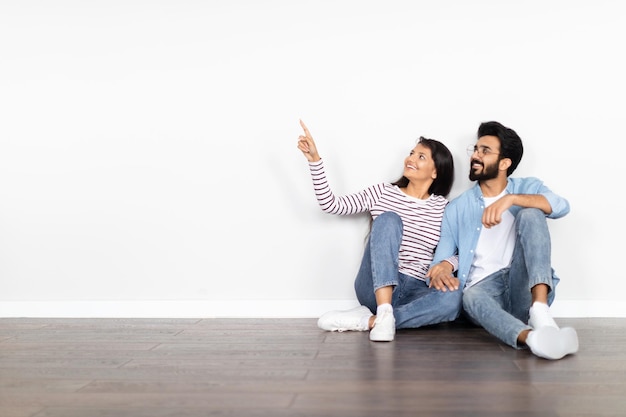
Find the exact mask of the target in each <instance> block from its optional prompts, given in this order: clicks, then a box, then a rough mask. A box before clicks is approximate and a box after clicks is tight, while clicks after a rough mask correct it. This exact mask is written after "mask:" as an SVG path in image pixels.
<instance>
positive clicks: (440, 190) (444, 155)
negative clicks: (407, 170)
mask: <svg viewBox="0 0 626 417" xmlns="http://www.w3.org/2000/svg"><path fill="white" fill-rule="evenodd" d="M417 144H422V145H424V146H425V147H427V148H428V149H430V153H431V154H432V158H433V160H434V161H435V169H436V170H437V178H435V180H434V181H433V183H432V184H430V187H428V192H429V193H430V194H435V195H440V196H443V197H447V196H448V194H450V190H452V184H453V183H454V158H453V157H452V152H450V149H448V147H447V146H446V145H444V144H443V143H441V142H439V141H438V140H435V139H428V138H425V137H424V136H420V138H419V139H418V140H417ZM391 184H393V185H397V186H398V187H400V188H404V187H406V186H407V185H409V179H408V178H407V177H405V176H404V175H403V176H401V177H400V178H399V179H398V180H396V181H395V182H392V183H391ZM373 221H374V219H373V218H372V217H371V216H370V224H369V231H368V233H367V236H366V238H365V240H366V241H367V238H368V237H369V232H371V230H372V222H373Z"/></svg>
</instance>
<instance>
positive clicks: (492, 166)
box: [469, 136, 500, 181]
mask: <svg viewBox="0 0 626 417" xmlns="http://www.w3.org/2000/svg"><path fill="white" fill-rule="evenodd" d="M499 155H500V141H499V140H498V138H497V137H496V136H482V137H480V138H478V142H476V145H475V146H474V153H473V154H472V156H470V172H469V179H470V181H486V180H490V179H493V178H496V177H497V176H498V172H499V165H500V158H499Z"/></svg>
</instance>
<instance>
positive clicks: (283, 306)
mask: <svg viewBox="0 0 626 417" xmlns="http://www.w3.org/2000/svg"><path fill="white" fill-rule="evenodd" d="M623 21H624V13H623V12H622V6H621V4H620V2H619V1H617V0H616V1H608V0H594V1H573V0H563V1H526V2H502V1H497V0H484V1H475V2H467V1H463V0H447V1H446V0H444V1H389V2H379V1H363V0H354V1H290V0H276V1H251V0H249V1H243V0H234V1H206V2H205V1H199V0H198V1H192V0H182V1H181V0H162V1H147V0H145V1H140V0H123V1H122V0H102V1H80V0H75V1H70V0H60V1H46V0H39V1H37V0H31V1H20V2H8V1H7V2H2V3H0V316H1V317H11V316H68V317H91V316H96V317H98V316H107V317H109V316H117V317H119V316H125V317H139V316H171V317H180V316H193V317H205V316H260V317H262V316H317V315H318V314H321V313H322V312H324V311H326V310H328V309H330V308H345V307H348V306H351V305H352V304H354V303H356V301H355V298H354V293H353V289H352V283H353V279H354V276H355V274H356V269H357V267H358V264H359V262H360V257H361V251H362V246H363V238H364V236H365V233H366V230H367V220H366V218H365V217H362V216H357V217H353V218H346V217H343V218H341V217H335V216H331V215H327V214H324V213H322V212H321V210H320V209H319V207H318V206H317V203H316V201H315V198H314V195H313V191H312V186H311V181H310V178H309V174H308V168H307V164H306V161H305V159H304V157H303V156H302V155H301V153H300V152H299V151H298V150H297V148H296V141H297V136H298V135H299V134H300V128H299V125H298V119H299V118H302V119H303V120H304V121H305V122H306V123H307V125H308V126H309V128H310V130H311V132H312V134H313V136H314V138H315V139H316V141H317V144H318V147H319V148H320V152H321V154H322V156H323V157H324V159H325V160H326V166H327V171H328V174H329V178H330V181H331V185H332V186H333V188H334V190H335V192H337V193H338V194H343V193H349V192H354V191H357V190H360V189H361V188H364V187H365V186H368V185H370V184H372V183H374V182H378V181H390V180H395V179H396V178H397V177H398V176H399V174H400V173H401V169H402V168H401V164H402V160H403V158H404V156H405V154H406V152H407V151H408V150H409V149H410V148H412V146H413V144H414V141H415V139H416V138H417V137H418V136H420V135H424V136H428V137H433V138H436V139H439V140H442V141H444V142H445V143H446V144H447V145H448V146H449V147H450V148H451V149H452V150H453V153H454V155H455V157H456V166H457V182H456V184H455V187H454V190H453V195H452V196H455V195H458V193H459V192H460V191H462V190H464V189H465V188H467V187H468V186H469V185H470V183H469V181H468V180H467V171H468V168H469V167H468V161H467V159H468V158H467V157H466V155H465V152H464V150H465V147H466V146H467V145H468V144H471V143H473V141H474V140H475V136H474V134H475V131H476V128H477V127H478V124H479V123H480V122H481V121H486V120H498V121H500V122H502V123H504V124H506V125H508V126H510V127H512V128H514V129H515V130H517V132H518V133H519V134H520V135H521V136H522V138H523V139H524V141H525V142H524V143H525V148H526V153H525V158H524V159H523V161H522V163H521V165H520V167H519V168H518V171H517V172H516V175H517V176H526V175H534V176H538V177H540V178H542V179H543V180H544V181H545V182H546V184H547V185H548V186H550V187H551V188H552V189H553V190H554V191H555V192H557V193H559V194H562V195H563V196H565V197H567V198H568V199H569V200H570V203H571V206H572V211H571V213H570V214H569V215H568V216H567V217H565V218H563V219H560V220H556V221H552V222H551V223H550V227H551V230H552V231H553V246H554V249H553V262H554V267H555V268H556V270H557V273H558V274H559V276H560V277H561V278H562V283H561V285H560V286H559V289H558V292H557V302H556V303H555V304H554V305H553V311H554V312H555V315H557V316H570V317H573V316H621V317H624V316H626V307H624V303H623V302H622V298H623V294H624V293H625V292H626V283H625V280H624V279H623V278H622V277H621V269H622V268H621V260H622V257H621V252H622V250H621V249H622V246H623V245H622V243H621V238H623V236H624V233H626V230H625V227H624V221H623V215H622V214H621V205H620V204H618V202H617V200H618V198H619V189H618V188H617V185H618V184H619V181H618V178H619V176H620V175H623V174H622V172H623V160H624V155H625V152H624V151H625V149H624V147H625V145H624V139H625V137H624V136H625V135H624V130H623V124H624V114H625V108H624V97H626V83H625V81H624V79H625V77H624V74H626V64H625V61H624V58H623V55H624V53H623V39H625V38H626V27H624V25H623Z"/></svg>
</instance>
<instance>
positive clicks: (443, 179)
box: [392, 136, 454, 197]
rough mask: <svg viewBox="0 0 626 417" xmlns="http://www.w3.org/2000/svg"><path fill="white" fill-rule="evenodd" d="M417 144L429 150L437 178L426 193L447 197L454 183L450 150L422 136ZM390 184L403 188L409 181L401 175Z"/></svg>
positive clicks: (436, 141) (452, 160) (452, 159)
mask: <svg viewBox="0 0 626 417" xmlns="http://www.w3.org/2000/svg"><path fill="white" fill-rule="evenodd" d="M417 143H418V144H422V145H424V146H425V147H427V148H428V149H430V153H431V154H432V157H433V160H434V161H435V169H436V170H437V178H435V180H434V181H433V183H432V184H430V187H428V192H429V193H430V194H436V195H441V196H443V197H447V196H448V194H450V190H452V184H453V183H454V158H452V153H451V152H450V149H448V147H447V146H446V145H444V144H443V143H441V142H439V141H438V140H435V139H428V138H425V137H424V136H420V138H419V139H418V140H417ZM392 184H393V185H397V186H398V187H400V188H404V187H406V186H407V185H409V179H408V178H407V177H405V176H404V175H403V176H401V177H400V178H399V179H398V180H397V181H395V182H392Z"/></svg>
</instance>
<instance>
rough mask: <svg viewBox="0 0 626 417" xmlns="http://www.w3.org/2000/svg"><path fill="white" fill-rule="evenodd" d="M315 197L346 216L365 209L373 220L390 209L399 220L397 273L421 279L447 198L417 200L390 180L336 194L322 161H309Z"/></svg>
mask: <svg viewBox="0 0 626 417" xmlns="http://www.w3.org/2000/svg"><path fill="white" fill-rule="evenodd" d="M309 169H310V171H311V178H312V180H313V189H314V190H315V196H316V198H317V202H318V203H319V205H320V207H321V208H322V210H323V211H324V212H326V213H330V214H339V215H350V214H356V213H363V212H366V211H368V212H369V213H370V215H371V216H372V218H373V219H376V217H378V216H379V215H380V214H382V213H384V212H387V211H393V212H395V213H397V214H398V215H399V216H400V218H401V219H402V223H403V233H402V242H401V244H400V254H399V259H398V270H399V272H401V273H403V274H406V275H409V276H411V277H414V278H417V279H420V280H422V281H424V280H425V274H426V272H427V271H428V268H429V267H430V264H431V261H432V259H433V254H434V252H435V248H436V246H437V243H438V242H439V236H440V231H441V221H442V219H443V211H444V209H445V207H446V205H447V204H448V200H447V199H446V198H445V197H443V196H439V195H434V194H433V195H431V196H430V197H429V198H428V199H427V200H419V199H417V198H413V197H411V196H408V195H406V194H405V193H404V192H403V191H402V190H400V188H399V187H398V186H395V185H392V184H390V183H379V184H375V185H372V186H370V187H368V188H366V189H364V190H362V191H360V192H358V193H354V194H348V195H344V196H336V195H335V194H334V193H333V192H332V190H331V189H330V185H329V184H328V180H327V178H326V172H325V170H324V163H323V161H322V160H319V161H317V162H309Z"/></svg>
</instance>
